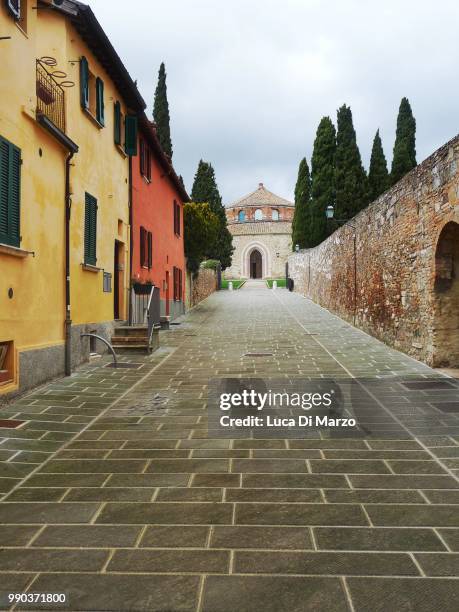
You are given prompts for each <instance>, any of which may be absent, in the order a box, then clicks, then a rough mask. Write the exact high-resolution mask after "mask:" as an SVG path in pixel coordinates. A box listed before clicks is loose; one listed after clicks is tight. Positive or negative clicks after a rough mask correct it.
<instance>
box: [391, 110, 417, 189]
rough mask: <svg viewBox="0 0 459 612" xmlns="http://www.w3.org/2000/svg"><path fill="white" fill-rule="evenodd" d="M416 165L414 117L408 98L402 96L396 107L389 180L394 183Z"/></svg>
mask: <svg viewBox="0 0 459 612" xmlns="http://www.w3.org/2000/svg"><path fill="white" fill-rule="evenodd" d="M415 166H416V119H415V118H414V116H413V111H412V110H411V106H410V103H409V101H408V98H402V101H401V102H400V108H399V109H398V117H397V131H396V133H395V144H394V155H393V157H392V169H391V176H390V178H391V182H392V185H394V184H395V183H396V182H397V181H399V180H400V179H401V178H402V177H403V176H405V174H406V173H407V172H409V171H410V170H411V169H412V168H414V167H415Z"/></svg>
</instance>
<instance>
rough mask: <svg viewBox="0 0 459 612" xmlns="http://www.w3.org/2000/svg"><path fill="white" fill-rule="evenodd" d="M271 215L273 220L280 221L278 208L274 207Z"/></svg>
mask: <svg viewBox="0 0 459 612" xmlns="http://www.w3.org/2000/svg"><path fill="white" fill-rule="evenodd" d="M271 217H272V220H273V221H279V211H278V210H277V209H276V208H273V211H272V214H271Z"/></svg>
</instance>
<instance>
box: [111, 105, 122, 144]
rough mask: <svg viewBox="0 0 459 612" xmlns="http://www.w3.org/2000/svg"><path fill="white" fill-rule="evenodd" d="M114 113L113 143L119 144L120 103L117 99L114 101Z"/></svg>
mask: <svg viewBox="0 0 459 612" xmlns="http://www.w3.org/2000/svg"><path fill="white" fill-rule="evenodd" d="M114 115H115V121H114V134H113V138H114V141H115V144H116V145H120V144H121V104H120V103H119V102H118V101H116V102H115V104H114Z"/></svg>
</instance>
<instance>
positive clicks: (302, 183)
mask: <svg viewBox="0 0 459 612" xmlns="http://www.w3.org/2000/svg"><path fill="white" fill-rule="evenodd" d="M310 205H311V176H310V174H309V167H308V162H307V161H306V158H305V157H303V159H302V160H301V161H300V166H299V168H298V179H297V181H296V186H295V212H294V214H293V221H292V246H293V248H295V245H297V244H299V245H300V248H302V249H304V248H306V247H308V246H309V244H308V240H307V232H308V226H309V224H310V222H311V210H310Z"/></svg>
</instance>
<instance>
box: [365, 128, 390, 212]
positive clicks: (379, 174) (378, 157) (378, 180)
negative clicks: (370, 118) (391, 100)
mask: <svg viewBox="0 0 459 612" xmlns="http://www.w3.org/2000/svg"><path fill="white" fill-rule="evenodd" d="M389 183H390V181H389V172H388V171H387V162H386V157H385V155H384V151H383V147H382V142H381V137H380V135H379V130H377V132H376V134H375V137H374V140H373V148H372V149H371V158H370V170H369V172H368V184H369V188H370V199H371V201H373V200H376V198H377V197H378V196H380V195H381V194H382V193H384V192H385V191H386V189H388V188H389Z"/></svg>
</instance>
